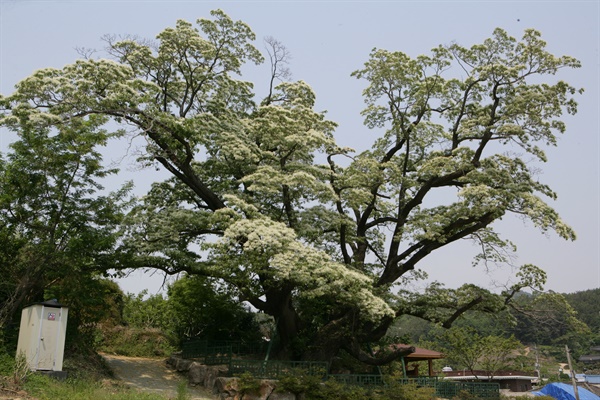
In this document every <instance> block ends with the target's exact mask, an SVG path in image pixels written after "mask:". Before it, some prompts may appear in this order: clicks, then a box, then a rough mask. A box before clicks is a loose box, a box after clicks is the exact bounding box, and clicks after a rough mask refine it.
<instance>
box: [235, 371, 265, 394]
mask: <svg viewBox="0 0 600 400" xmlns="http://www.w3.org/2000/svg"><path fill="white" fill-rule="evenodd" d="M237 388H238V391H239V392H240V393H241V394H242V395H243V394H251V393H257V392H258V390H259V389H260V379H257V378H255V377H254V375H252V373H251V372H244V373H242V374H240V376H239V377H238V380H237Z"/></svg>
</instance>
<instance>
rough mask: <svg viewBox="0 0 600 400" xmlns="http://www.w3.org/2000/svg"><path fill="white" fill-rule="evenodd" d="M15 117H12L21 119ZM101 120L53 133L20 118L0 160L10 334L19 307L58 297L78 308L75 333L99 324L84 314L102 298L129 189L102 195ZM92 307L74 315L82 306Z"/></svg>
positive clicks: (0, 303)
mask: <svg viewBox="0 0 600 400" xmlns="http://www.w3.org/2000/svg"><path fill="white" fill-rule="evenodd" d="M16 115H17V114H15V116H16ZM105 122H106V118H105V117H102V116H92V117H90V118H88V119H87V120H83V119H73V120H71V121H69V122H64V123H61V124H58V125H56V126H53V125H50V124H48V121H46V120H44V117H42V118H41V119H39V120H36V119H35V118H29V116H26V117H25V116H23V118H22V119H21V120H20V121H19V123H18V126H13V128H14V130H15V131H16V133H17V134H18V137H17V140H16V141H14V142H13V143H12V144H11V145H10V147H11V149H10V150H9V152H8V154H7V155H6V157H5V158H4V159H2V158H0V237H1V240H2V245H1V246H0V273H1V275H2V280H1V282H0V327H1V328H3V329H10V328H11V322H12V321H13V319H14V318H15V317H18V315H20V314H19V312H20V310H21V308H22V307H24V306H26V305H28V304H30V303H32V302H38V301H44V300H47V299H49V298H52V297H48V296H56V295H57V294H61V296H60V300H61V301H64V302H65V303H66V304H68V305H72V306H73V310H72V312H71V317H72V318H71V320H72V323H71V324H70V327H72V328H75V329H74V331H77V328H78V325H79V323H81V324H84V323H88V324H90V323H91V322H95V321H96V319H95V317H97V316H98V315H100V314H99V313H95V315H94V314H93V313H89V314H86V312H88V311H89V310H91V308H92V307H93V306H97V304H93V303H94V302H95V301H97V300H99V299H101V296H98V298H97V299H92V298H91V297H90V296H94V295H97V294H99V293H101V292H102V287H101V286H102V284H103V283H102V282H101V281H100V280H99V279H98V278H100V277H101V276H102V274H103V273H105V272H106V271H107V270H108V269H110V268H111V267H112V266H113V265H114V263H115V253H114V252H115V249H116V243H117V239H118V227H119V225H120V222H121V219H122V218H123V216H124V213H125V208H124V207H125V205H126V204H127V203H126V202H125V200H126V195H127V192H128V189H127V187H124V189H123V190H120V191H115V192H113V193H105V194H102V193H101V192H102V190H103V187H102V185H101V183H102V181H103V179H104V178H106V177H107V176H109V175H111V174H114V173H116V170H111V169H107V168H105V167H104V166H103V165H102V157H101V154H100V153H99V152H98V151H97V149H98V148H99V147H102V146H104V145H105V144H106V141H107V140H108V136H110V134H108V133H107V132H105V131H104V130H102V129H101V128H100V127H101V126H102V125H103V124H104V123H105ZM84 304H85V306H86V307H88V309H85V308H83V307H77V306H76V305H80V306H81V305H84Z"/></svg>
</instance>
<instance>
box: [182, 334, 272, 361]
mask: <svg viewBox="0 0 600 400" xmlns="http://www.w3.org/2000/svg"><path fill="white" fill-rule="evenodd" d="M223 347H229V349H230V352H231V355H232V356H233V355H237V356H245V355H264V354H265V352H266V348H267V343H266V342H242V341H239V340H203V339H195V338H191V339H187V340H185V341H184V342H183V343H182V344H181V354H182V355H181V356H182V357H183V358H204V357H205V356H206V355H209V354H212V353H213V352H214V351H213V350H212V349H214V348H223Z"/></svg>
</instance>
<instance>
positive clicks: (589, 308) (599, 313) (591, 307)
mask: <svg viewBox="0 0 600 400" xmlns="http://www.w3.org/2000/svg"><path fill="white" fill-rule="evenodd" d="M564 296H565V299H567V301H568V302H569V304H570V305H571V307H573V308H574V309H575V311H577V314H578V317H579V319H580V320H581V321H583V322H585V323H586V324H587V326H589V327H590V329H591V330H592V332H599V331H600V289H590V290H585V291H583V292H575V293H569V294H564Z"/></svg>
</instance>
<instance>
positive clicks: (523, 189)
mask: <svg viewBox="0 0 600 400" xmlns="http://www.w3.org/2000/svg"><path fill="white" fill-rule="evenodd" d="M212 16H213V18H212V19H199V20H197V21H196V24H195V25H194V24H192V23H189V22H186V21H181V20H180V21H177V23H176V25H175V26H174V27H172V28H167V29H165V30H163V31H162V32H161V33H159V34H158V35H157V37H156V39H155V40H142V39H138V38H121V39H118V38H115V37H108V38H107V45H108V56H109V58H107V59H82V60H78V61H76V62H75V63H74V64H71V65H67V66H65V67H64V68H62V69H53V68H48V69H43V70H39V71H37V72H36V73H34V74H33V75H32V76H30V77H28V78H26V79H24V80H23V81H21V82H20V83H19V84H18V85H17V87H16V91H15V92H14V93H13V94H11V95H8V96H6V97H2V98H0V107H2V110H3V113H2V116H1V117H0V123H1V124H2V125H4V126H7V127H8V128H10V129H13V130H15V131H17V132H20V131H22V130H24V129H28V131H30V132H31V133H32V134H35V132H36V131H38V130H40V131H46V130H48V129H52V128H57V129H71V127H74V126H77V125H81V124H84V125H90V126H91V128H90V130H89V134H90V135H91V136H92V137H93V135H94V132H95V133H97V134H98V135H99V134H101V127H102V126H103V125H102V124H101V123H100V122H108V121H110V122H111V124H109V125H106V126H110V127H111V128H110V129H112V127H113V126H114V125H115V124H116V125H119V126H120V127H121V128H123V129H124V130H126V131H127V132H129V133H130V134H131V135H139V136H143V137H144V138H145V139H146V141H147V147H146V151H145V154H144V155H143V157H141V159H140V162H142V163H144V164H145V165H148V166H149V165H154V166H161V167H163V168H165V169H166V170H167V171H169V172H170V173H171V175H172V176H171V178H170V179H168V180H166V181H164V182H157V183H155V184H154V185H153V187H152V189H151V190H150V192H149V193H148V194H147V195H146V196H145V197H144V198H143V201H142V202H141V203H140V204H139V205H138V206H137V207H135V208H134V209H133V210H132V211H131V213H129V215H128V217H127V220H126V225H125V228H124V229H123V233H124V236H123V237H122V247H121V248H120V250H119V251H120V254H127V255H129V257H130V258H129V259H128V260H129V261H130V262H134V263H135V265H136V266H137V267H138V268H154V269H159V270H162V271H165V272H166V273H168V274H177V273H179V272H184V271H185V272H187V273H188V274H190V275H201V276H207V277H212V278H217V279H219V280H221V281H222V282H223V284H226V285H228V286H229V287H230V288H231V289H233V290H235V292H236V293H237V297H238V298H239V300H241V301H246V302H249V303H250V304H251V305H252V306H254V307H255V308H256V309H258V310H260V311H262V312H265V313H268V314H270V315H272V316H273V317H274V318H275V320H276V324H277V330H278V334H279V336H280V343H281V349H280V354H281V355H282V356H294V357H304V358H317V359H330V358H331V357H333V356H334V355H335V354H337V353H338V352H339V351H340V350H342V349H343V350H346V351H347V352H349V353H350V354H352V355H353V356H354V357H356V358H357V359H359V360H361V361H363V362H366V363H371V364H382V363H385V362H388V361H390V360H392V359H393V358H395V357H398V356H400V355H401V354H402V352H403V351H405V352H406V351H409V350H400V351H398V352H396V353H395V354H392V355H389V356H386V357H384V358H376V357H374V356H372V355H371V354H369V353H368V352H367V351H365V347H364V344H365V343H369V342H376V341H377V340H379V339H381V338H382V337H383V336H384V335H385V333H386V331H387V329H388V328H389V327H390V325H391V324H392V323H393V321H394V320H395V319H396V318H398V317H400V316H402V315H411V316H416V317H419V318H423V319H426V320H429V321H433V322H436V323H439V324H441V325H443V326H446V327H449V326H450V325H452V323H453V322H454V321H455V320H456V319H458V318H459V317H460V316H461V315H462V314H464V313H465V312H468V311H470V310H479V311H488V312H499V311H501V310H504V309H506V307H508V306H509V305H510V300H511V299H512V297H513V296H514V294H515V293H516V292H518V291H519V290H521V289H523V288H526V287H530V288H532V289H535V290H539V289H541V287H542V285H543V282H544V280H545V275H544V273H543V271H541V270H540V269H539V268H537V267H535V266H532V265H525V266H523V267H522V268H521V270H520V272H519V273H518V274H517V276H518V278H519V281H518V282H515V283H514V285H513V286H511V287H508V288H507V289H506V291H505V292H503V293H501V294H494V293H491V292H489V291H487V290H484V289H482V288H479V287H476V286H474V285H465V286H464V287H462V288H459V289H446V288H444V287H443V285H442V284H440V283H433V284H432V285H431V286H430V287H429V288H428V289H427V290H426V291H425V292H424V293H413V292H410V291H408V290H407V287H408V286H407V285H406V283H407V282H408V281H410V280H413V279H420V278H422V277H423V276H424V275H425V272H424V271H420V270H419V268H418V267H419V263H421V262H422V260H423V259H425V258H426V257H427V256H428V255H430V254H432V253H433V252H435V251H436V250H438V249H440V248H443V247H446V246H451V245H452V244H453V243H455V242H457V241H459V240H461V239H469V240H473V241H474V242H475V243H476V244H477V245H478V246H479V247H480V248H481V253H480V254H479V255H478V256H477V257H476V258H475V260H474V263H476V264H477V263H499V264H504V263H509V262H510V252H512V251H514V250H515V248H514V245H513V244H512V243H511V242H510V241H509V240H507V239H505V238H503V237H501V236H500V235H499V234H498V233H497V232H496V231H495V230H494V227H493V223H494V222H495V221H497V220H499V219H501V218H503V217H504V216H506V215H508V214H514V215H517V216H520V217H522V218H524V219H527V220H529V221H531V222H532V223H533V224H534V225H535V226H536V227H538V228H539V229H540V230H541V231H542V232H547V231H554V232H556V233H557V234H558V235H559V236H561V237H563V238H565V239H567V240H573V239H575V233H574V232H573V230H572V229H571V228H570V227H569V226H568V225H566V224H565V223H564V222H563V221H562V220H561V219H560V217H559V215H558V214H557V212H556V211H555V210H554V209H553V208H552V207H551V206H550V205H549V204H548V200H553V199H555V198H556V194H555V193H554V192H553V190H552V189H551V188H550V187H549V186H547V185H545V184H544V183H542V182H540V181H539V179H538V176H536V173H535V169H534V168H532V167H531V165H530V162H531V159H533V160H536V161H540V162H543V161H546V156H545V154H544V151H543V147H544V146H548V145H550V146H553V145H555V144H556V135H557V134H560V133H563V132H564V131H565V129H566V128H565V125H564V123H563V122H562V121H561V119H560V118H561V116H562V115H563V113H570V114H574V113H575V112H576V108H577V107H576V106H577V105H576V102H575V100H574V96H575V95H576V94H577V93H578V92H579V91H580V90H578V89H576V88H574V87H572V86H570V85H569V84H568V83H566V82H563V81H560V80H556V79H555V78H553V76H554V75H555V74H556V73H558V72H559V70H560V69H562V68H577V67H579V62H578V61H577V60H575V59H573V58H571V57H568V56H554V55H552V54H551V53H549V52H548V51H547V50H546V48H545V46H546V44H545V42H544V41H543V40H542V39H541V35H540V33H539V32H537V31H535V30H526V31H525V32H524V34H523V36H522V38H521V39H520V40H517V39H515V38H513V37H510V36H509V35H508V34H507V33H506V32H505V31H503V30H502V29H496V30H495V31H494V32H493V35H492V37H491V38H489V39H486V40H485V41H483V42H482V43H481V44H477V45H474V46H471V47H462V46H460V45H459V44H451V45H448V46H439V47H437V48H434V49H433V50H432V51H431V52H430V54H429V55H422V56H418V57H416V58H411V57H409V56H408V55H406V54H404V53H402V52H399V51H387V50H381V49H374V50H373V51H372V52H371V54H370V55H369V59H368V61H367V62H366V63H365V64H364V66H363V67H362V68H361V69H359V70H357V71H356V72H354V74H353V76H354V77H355V78H357V79H361V80H363V81H364V82H365V85H366V88H365V90H364V93H363V95H364V98H365V102H366V108H365V110H364V111H363V116H364V119H365V124H366V125H367V126H368V127H369V128H371V129H372V130H373V136H374V138H375V139H374V140H373V146H372V148H371V149H370V150H367V151H364V152H361V153H358V154H356V153H355V152H354V151H353V150H352V149H350V148H347V147H343V146H340V145H338V144H337V143H336V141H335V138H334V131H335V127H336V124H335V123H334V122H332V121H329V120H327V119H326V115H325V112H324V111H318V110H315V100H316V95H315V93H314V92H313V90H312V89H311V88H310V86H309V85H308V84H307V83H305V82H303V81H297V82H290V81H282V80H281V78H283V77H284V76H283V75H284V74H281V71H283V69H282V68H281V67H282V65H284V64H285V58H286V54H287V53H286V52H287V50H286V49H285V47H283V46H282V45H281V44H280V43H278V42H277V41H275V40H273V39H271V40H270V41H269V43H270V47H269V52H268V56H269V57H268V59H269V60H270V62H271V69H270V73H271V78H272V79H271V80H270V83H271V87H269V88H267V90H266V92H268V93H269V95H268V96H267V97H266V98H264V99H262V100H256V99H254V95H255V93H254V92H253V90H254V88H253V85H252V84H251V83H250V82H246V81H243V80H242V79H241V70H242V66H243V65H244V64H245V63H248V62H250V63H261V62H263V56H262V55H261V54H260V52H259V51H258V50H257V48H256V47H255V46H254V44H253V42H254V40H255V37H254V33H253V32H252V31H251V29H250V28H249V27H248V26H247V25H246V24H244V23H243V22H240V21H233V20H232V19H230V18H229V17H228V16H227V15H225V14H224V13H223V12H222V11H219V10H217V11H213V12H212ZM277 82H279V83H278V84H277V85H275V83H277ZM130 265H131V264H130V263H129V262H128V263H126V264H123V267H126V266H130ZM115 266H116V267H117V268H118V267H119V265H118V264H117V265H115Z"/></svg>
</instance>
